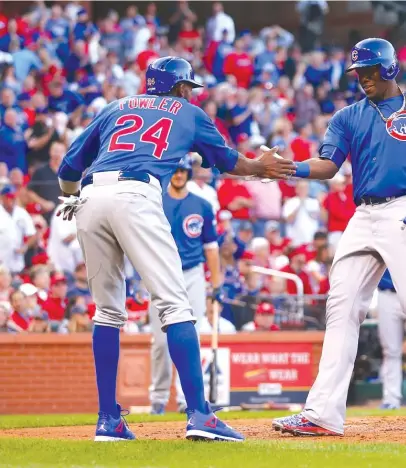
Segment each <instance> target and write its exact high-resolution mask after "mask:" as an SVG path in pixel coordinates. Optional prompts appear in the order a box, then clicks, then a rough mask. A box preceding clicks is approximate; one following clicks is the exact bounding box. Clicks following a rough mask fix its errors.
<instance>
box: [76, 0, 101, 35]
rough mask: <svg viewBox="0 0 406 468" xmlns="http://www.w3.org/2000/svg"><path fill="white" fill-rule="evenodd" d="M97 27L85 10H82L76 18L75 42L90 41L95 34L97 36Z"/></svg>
mask: <svg viewBox="0 0 406 468" xmlns="http://www.w3.org/2000/svg"><path fill="white" fill-rule="evenodd" d="M96 32H97V28H96V26H95V25H94V24H93V23H92V22H91V21H90V20H89V15H88V14H87V11H86V9H85V8H80V9H79V10H78V12H77V16H76V24H75V27H74V28H73V37H74V40H75V41H78V40H82V41H89V40H90V38H91V37H92V36H93V34H96Z"/></svg>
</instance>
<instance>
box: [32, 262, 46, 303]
mask: <svg viewBox="0 0 406 468" xmlns="http://www.w3.org/2000/svg"><path fill="white" fill-rule="evenodd" d="M30 280H31V283H32V284H33V285H34V286H35V287H36V288H37V295H38V299H39V302H40V303H41V302H42V303H43V302H45V301H46V300H47V299H48V292H49V288H50V285H51V275H50V274H49V269H48V267H46V266H44V265H35V266H33V267H32V268H31V270H30Z"/></svg>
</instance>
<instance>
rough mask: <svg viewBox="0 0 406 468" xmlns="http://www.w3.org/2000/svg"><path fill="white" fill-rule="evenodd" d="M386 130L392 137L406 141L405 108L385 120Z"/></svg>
mask: <svg viewBox="0 0 406 468" xmlns="http://www.w3.org/2000/svg"><path fill="white" fill-rule="evenodd" d="M386 131H387V132H388V133H389V135H390V136H391V137H392V138H395V139H396V140H400V141H406V110H404V111H402V112H401V113H400V114H398V115H397V116H396V117H395V118H394V119H389V120H388V121H387V122H386Z"/></svg>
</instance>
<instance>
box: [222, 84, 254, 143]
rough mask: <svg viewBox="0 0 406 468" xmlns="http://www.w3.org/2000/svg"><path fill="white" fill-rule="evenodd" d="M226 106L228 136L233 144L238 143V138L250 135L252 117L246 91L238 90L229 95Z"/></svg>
mask: <svg viewBox="0 0 406 468" xmlns="http://www.w3.org/2000/svg"><path fill="white" fill-rule="evenodd" d="M228 105H229V106H230V108H229V109H230V110H229V112H230V117H231V125H230V127H229V132H230V136H231V138H232V140H233V142H234V143H239V137H242V136H244V137H245V136H248V137H250V136H251V135H252V124H253V118H254V116H253V110H252V108H251V107H250V106H249V102H248V91H247V90H245V89H243V88H239V89H238V90H237V92H236V93H234V95H230V97H229V101H228Z"/></svg>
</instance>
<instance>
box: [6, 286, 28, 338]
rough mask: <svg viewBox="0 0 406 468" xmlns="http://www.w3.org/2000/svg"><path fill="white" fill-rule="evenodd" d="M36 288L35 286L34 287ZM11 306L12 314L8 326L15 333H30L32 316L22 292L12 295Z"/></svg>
mask: <svg viewBox="0 0 406 468" xmlns="http://www.w3.org/2000/svg"><path fill="white" fill-rule="evenodd" d="M33 288H34V286H33ZM10 304H11V308H12V313H11V315H10V319H9V321H8V322H7V326H8V328H9V329H10V331H11V332H13V333H21V332H25V331H28V327H29V325H30V316H29V314H28V310H27V307H26V303H25V296H24V294H23V293H22V292H21V291H20V290H18V289H17V290H15V291H13V292H12V293H11V294H10Z"/></svg>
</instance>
